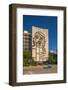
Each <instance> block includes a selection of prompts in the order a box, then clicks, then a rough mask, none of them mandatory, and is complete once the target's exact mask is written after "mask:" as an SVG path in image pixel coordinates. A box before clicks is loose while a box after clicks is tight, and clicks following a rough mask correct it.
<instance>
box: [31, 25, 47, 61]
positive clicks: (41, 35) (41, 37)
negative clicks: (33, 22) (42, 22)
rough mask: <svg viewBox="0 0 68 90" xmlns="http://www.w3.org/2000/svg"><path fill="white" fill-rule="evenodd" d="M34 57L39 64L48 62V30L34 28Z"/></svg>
mask: <svg viewBox="0 0 68 90" xmlns="http://www.w3.org/2000/svg"><path fill="white" fill-rule="evenodd" d="M32 57H33V58H34V60H35V61H39V62H42V61H47V60H48V29H42V28H39V27H35V26H32Z"/></svg>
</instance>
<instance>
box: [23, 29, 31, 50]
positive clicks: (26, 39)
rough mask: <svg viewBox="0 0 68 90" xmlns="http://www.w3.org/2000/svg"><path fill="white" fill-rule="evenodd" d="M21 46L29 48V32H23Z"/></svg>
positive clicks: (25, 48)
mask: <svg viewBox="0 0 68 90" xmlns="http://www.w3.org/2000/svg"><path fill="white" fill-rule="evenodd" d="M23 48H24V50H31V33H29V32H28V31H24V32H23Z"/></svg>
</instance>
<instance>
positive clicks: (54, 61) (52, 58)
mask: <svg viewBox="0 0 68 90" xmlns="http://www.w3.org/2000/svg"><path fill="white" fill-rule="evenodd" d="M48 63H50V64H57V54H54V53H49V58H48Z"/></svg>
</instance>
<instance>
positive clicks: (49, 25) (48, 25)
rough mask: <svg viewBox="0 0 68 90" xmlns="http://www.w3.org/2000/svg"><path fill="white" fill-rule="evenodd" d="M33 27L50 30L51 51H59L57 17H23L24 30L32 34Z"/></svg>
mask: <svg viewBox="0 0 68 90" xmlns="http://www.w3.org/2000/svg"><path fill="white" fill-rule="evenodd" d="M32 26H36V27H39V28H43V29H48V38H49V41H48V42H49V51H55V50H57V16H33V15H23V30H25V31H28V32H30V33H31V31H32Z"/></svg>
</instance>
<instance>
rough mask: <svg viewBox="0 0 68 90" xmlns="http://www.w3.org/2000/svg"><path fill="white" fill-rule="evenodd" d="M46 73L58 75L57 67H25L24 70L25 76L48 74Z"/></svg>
mask: <svg viewBox="0 0 68 90" xmlns="http://www.w3.org/2000/svg"><path fill="white" fill-rule="evenodd" d="M46 73H57V65H51V66H48V65H45V66H40V65H38V66H29V67H24V69H23V74H46Z"/></svg>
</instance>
